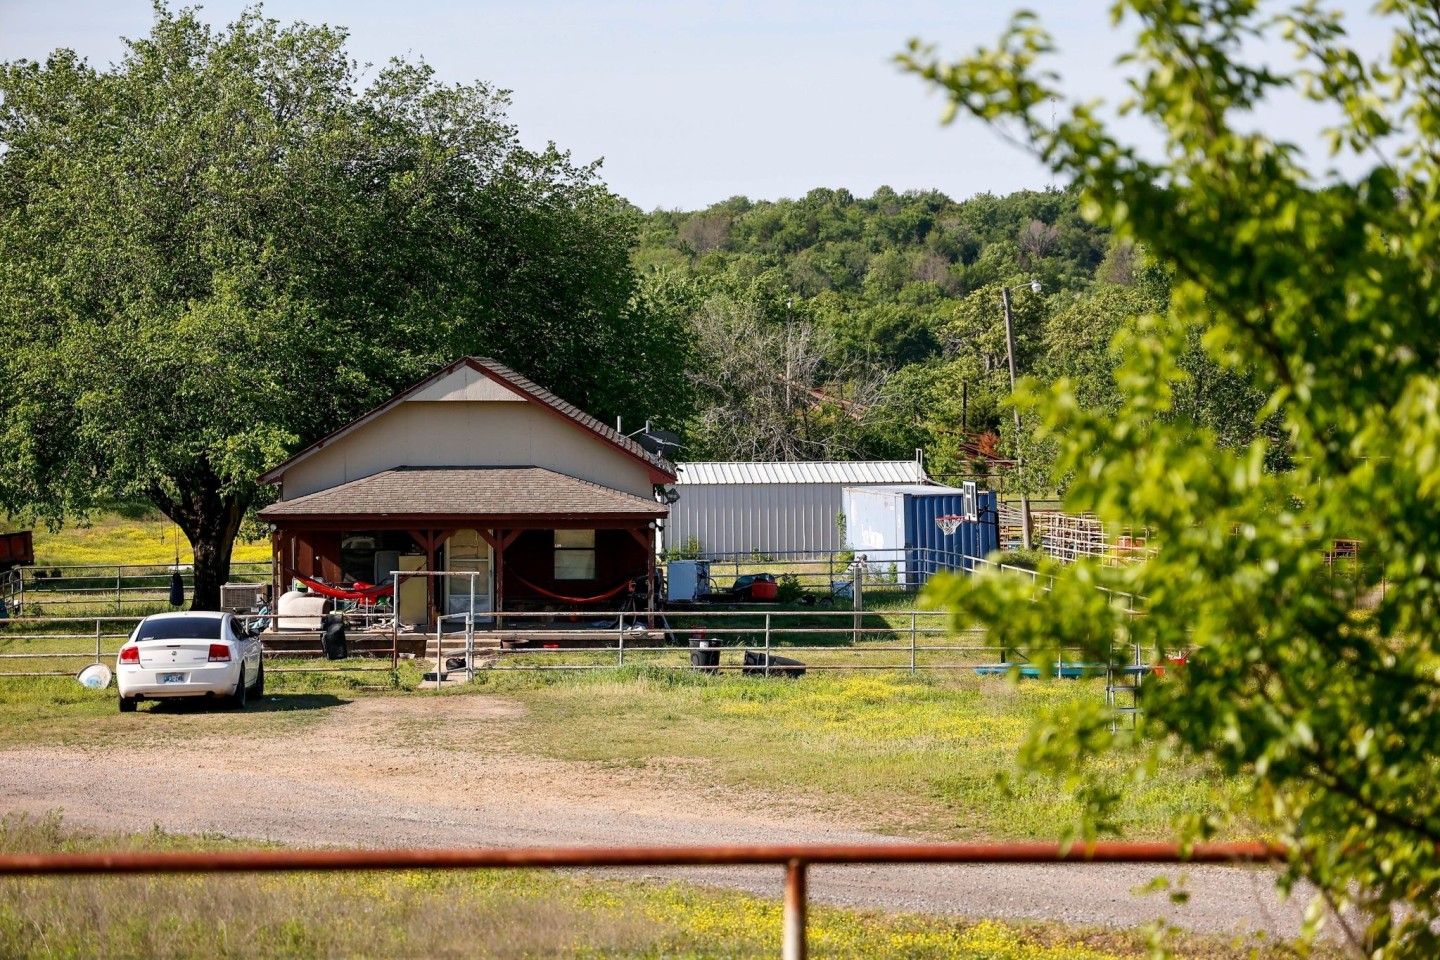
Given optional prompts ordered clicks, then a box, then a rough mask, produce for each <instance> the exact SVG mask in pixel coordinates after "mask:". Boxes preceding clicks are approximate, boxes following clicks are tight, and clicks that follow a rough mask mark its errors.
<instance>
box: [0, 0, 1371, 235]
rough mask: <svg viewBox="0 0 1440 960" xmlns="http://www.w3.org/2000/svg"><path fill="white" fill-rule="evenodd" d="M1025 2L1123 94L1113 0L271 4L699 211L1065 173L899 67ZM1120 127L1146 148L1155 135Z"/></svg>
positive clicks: (625, 184)
mask: <svg viewBox="0 0 1440 960" xmlns="http://www.w3.org/2000/svg"><path fill="white" fill-rule="evenodd" d="M245 5H246V4H245V3H244V2H243V0H211V2H206V3H203V4H201V8H202V17H203V18H204V19H206V20H208V21H210V22H211V23H214V24H223V23H228V22H229V21H231V20H232V19H234V17H235V15H236V14H237V13H238V12H239V11H240V10H241V9H242V8H243V7H244V6H245ZM1021 5H1023V6H1025V7H1027V8H1028V9H1031V10H1034V11H1036V12H1037V13H1039V14H1040V17H1041V20H1042V22H1043V23H1044V24H1045V26H1046V27H1047V28H1048V29H1049V30H1050V31H1051V33H1052V34H1053V35H1054V37H1055V39H1056V41H1057V45H1058V46H1059V48H1060V53H1059V56H1058V57H1057V58H1056V60H1055V62H1054V67H1055V69H1056V70H1057V71H1058V72H1059V73H1060V74H1061V75H1062V76H1063V77H1064V78H1065V86H1064V91H1065V94H1066V96H1067V97H1068V98H1071V99H1075V100H1086V99H1090V98H1094V97H1103V98H1105V99H1106V100H1108V101H1110V102H1115V101H1116V100H1118V99H1120V98H1121V97H1122V96H1123V95H1124V88H1123V80H1122V77H1121V75H1120V74H1119V73H1118V72H1117V70H1116V69H1115V68H1114V66H1113V65H1114V62H1115V59H1116V57H1117V56H1119V55H1120V54H1121V53H1122V52H1124V50H1125V46H1126V42H1127V40H1128V39H1129V37H1128V33H1127V31H1126V30H1125V29H1124V28H1123V27H1122V28H1121V29H1120V30H1119V31H1117V30H1115V29H1113V28H1112V27H1111V26H1110V18H1109V15H1108V10H1109V6H1110V2H1109V0H1025V2H1023V4H1022V0H998V2H997V0H990V2H977V0H949V2H940V0H877V2H868V3H861V2H851V0H829V2H821V0H769V2H764V0H732V2H700V0H697V2H678V0H677V2H670V3H661V2H643V0H588V2H587V0H509V2H499V0H470V2H465V0H408V2H401V0H389V2H380V0H348V2H347V0H270V2H267V3H265V4H264V12H265V14H266V15H267V16H271V17H274V18H276V19H278V20H281V21H284V22H289V21H295V20H304V21H307V22H310V23H328V24H332V25H336V26H343V27H346V28H347V29H348V30H349V31H350V45H349V50H350V53H351V55H352V56H353V57H354V58H355V59H356V60H358V61H359V62H361V63H362V64H363V63H372V64H383V63H385V62H386V61H388V60H389V59H390V58H391V57H394V56H401V57H405V58H407V59H421V58H423V59H424V60H425V61H426V62H428V63H429V64H430V65H431V66H433V67H434V68H435V69H436V71H437V73H438V74H439V76H440V77H441V78H442V79H444V80H446V81H452V82H471V81H475V80H481V81H484V82H486V83H488V84H490V85H492V86H494V87H497V88H501V89H507V90H510V91H512V94H511V96H512V105H511V109H510V111H509V115H510V119H511V120H512V121H513V122H514V123H515V124H516V125H517V126H518V128H519V131H520V137H521V140H522V141H523V142H524V143H525V144H526V145H527V146H530V147H542V146H544V144H545V143H546V142H547V141H553V142H554V143H555V144H556V145H557V146H559V147H560V148H561V149H565V150H569V151H570V152H571V154H572V156H573V158H574V159H575V160H576V161H577V162H589V161H592V160H597V159H599V160H603V165H602V167H601V176H602V178H603V179H604V180H605V182H606V183H607V184H609V186H610V188H611V189H612V190H614V191H615V192H616V193H618V194H619V195H621V196H623V197H625V198H627V199H629V200H630V201H631V202H633V203H635V204H636V205H637V206H639V207H641V208H642V209H645V210H653V209H657V208H663V209H680V210H695V209H700V208H703V207H706V206H709V205H710V204H712V203H717V202H719V201H722V200H725V199H727V198H729V197H733V196H737V195H744V196H747V197H749V198H750V199H752V200H759V199H769V200H774V199H778V198H781V197H798V196H802V195H804V194H805V193H806V192H808V191H809V190H811V189H813V188H815V187H831V188H842V187H843V188H845V189H848V190H850V191H851V192H852V193H854V194H856V195H857V196H869V195H870V194H871V193H873V192H874V191H875V189H876V188H877V187H880V186H882V185H888V186H890V187H892V188H894V189H896V190H900V191H904V190H911V189H914V190H930V189H938V190H941V191H943V192H945V193H947V194H949V195H950V196H951V197H953V198H955V199H963V198H965V197H969V196H972V195H974V194H976V193H983V192H992V193H996V194H1005V193H1010V192H1012V191H1015V190H1021V189H1035V190H1039V189H1045V188H1046V187H1048V186H1052V185H1058V184H1056V183H1055V181H1054V179H1053V178H1052V176H1051V175H1050V173H1049V172H1048V171H1046V170H1044V169H1043V168H1042V167H1041V166H1040V165H1039V164H1038V163H1036V162H1035V161H1034V160H1033V159H1032V158H1030V157H1029V156H1028V155H1027V154H1026V153H1025V152H1023V151H1022V150H1020V149H1019V148H1017V147H1015V146H1013V145H1011V144H1009V143H1007V142H1005V141H1004V140H1002V139H1001V138H1000V137H999V136H997V135H996V134H995V133H994V132H992V131H990V130H988V129H986V128H985V127H984V126H983V125H982V124H980V123H978V122H975V121H969V120H963V119H962V120H960V121H957V122H956V123H955V124H953V125H951V126H949V127H941V126H940V123H939V118H940V113H941V110H942V107H943V100H942V98H941V97H940V96H939V95H938V94H937V93H935V92H933V91H930V90H927V89H926V87H925V86H924V84H922V82H921V81H919V80H918V79H916V78H914V77H911V76H906V75H904V74H902V73H901V72H900V70H899V69H898V68H897V67H896V66H895V65H894V63H893V62H892V61H893V58H894V56H895V54H896V53H898V52H899V51H901V50H902V49H903V48H904V46H905V44H906V42H907V41H908V40H909V39H910V38H912V37H919V38H921V39H923V40H924V41H925V42H927V43H934V44H937V45H938V46H939V48H940V51H941V52H942V54H945V55H948V56H950V57H952V58H955V57H958V56H960V55H963V54H965V53H968V52H970V51H972V50H973V49H975V48H976V47H977V46H979V45H981V44H988V43H990V42H991V41H993V40H994V39H995V38H996V37H998V36H999V34H1000V32H1001V31H1002V30H1003V28H1004V26H1005V24H1006V22H1007V21H1008V19H1009V16H1010V13H1011V11H1012V10H1013V9H1015V8H1016V7H1018V6H1021ZM1338 5H1339V6H1341V7H1347V8H1350V9H1349V10H1348V11H1347V12H1349V13H1351V14H1352V17H1351V22H1352V24H1353V27H1354V29H1355V32H1356V34H1357V37H1356V40H1357V43H1358V45H1359V46H1361V47H1362V49H1363V48H1366V47H1367V46H1368V47H1370V48H1374V47H1375V46H1376V45H1377V44H1378V43H1379V41H1380V37H1381V35H1380V33H1379V31H1378V29H1376V28H1375V24H1374V21H1371V20H1367V19H1366V18H1365V17H1364V15H1363V11H1364V10H1365V9H1366V7H1368V3H1364V4H1362V3H1361V2H1360V0H1341V2H1339V3H1338ZM152 19H153V15H152V9H151V3H150V0H0V60H15V59H20V58H27V59H34V60H43V59H44V57H45V56H46V54H48V53H49V52H50V51H51V50H53V49H55V48H57V47H69V48H72V49H74V50H76V51H77V52H78V53H80V54H81V55H82V56H84V57H86V58H87V59H88V60H89V61H90V62H91V63H92V64H94V65H96V66H105V65H108V64H110V63H112V62H115V61H116V60H118V59H119V58H120V56H121V55H122V53H123V50H124V46H123V43H122V41H121V39H120V38H121V37H123V36H130V37H140V36H143V35H145V34H146V33H147V32H148V31H149V28H150V23H151V21H152ZM371 72H372V73H373V69H372V71H371ZM1058 109H1061V110H1063V109H1064V108H1063V104H1062V105H1061V106H1060V107H1059V108H1058ZM1324 119H1325V117H1324V116H1323V115H1322V114H1321V113H1319V112H1318V111H1317V110H1315V109H1311V108H1308V107H1305V106H1303V105H1299V104H1294V103H1292V104H1287V105H1283V106H1281V107H1277V108H1276V109H1274V110H1271V111H1269V112H1268V113H1267V114H1266V115H1265V116H1262V117H1260V118H1258V119H1257V123H1260V124H1263V125H1264V126H1265V127H1266V129H1267V130H1268V131H1269V132H1271V133H1272V134H1273V135H1275V136H1277V137H1279V138H1281V139H1286V140H1290V141H1293V142H1296V143H1299V144H1300V145H1301V146H1302V147H1304V146H1307V145H1313V144H1314V143H1315V142H1316V137H1317V134H1318V131H1319V129H1320V128H1321V126H1322V123H1323V121H1324ZM1125 129H1126V133H1127V135H1128V136H1131V137H1133V139H1134V140H1135V141H1136V142H1138V143H1140V144H1141V145H1142V146H1143V145H1146V144H1150V145H1153V144H1155V143H1157V142H1158V141H1156V140H1155V137H1154V134H1153V132H1152V131H1149V130H1148V129H1146V128H1144V127H1142V126H1138V125H1131V126H1129V127H1127V128H1125Z"/></svg>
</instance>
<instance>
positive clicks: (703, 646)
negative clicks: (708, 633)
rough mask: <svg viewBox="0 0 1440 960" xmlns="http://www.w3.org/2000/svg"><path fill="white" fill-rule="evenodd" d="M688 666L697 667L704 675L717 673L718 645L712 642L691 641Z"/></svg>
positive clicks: (718, 664)
mask: <svg viewBox="0 0 1440 960" xmlns="http://www.w3.org/2000/svg"><path fill="white" fill-rule="evenodd" d="M690 666H692V667H699V668H700V669H701V670H702V671H704V672H705V673H719V672H720V670H719V667H720V646H719V644H718V643H716V642H715V641H714V640H691V641H690Z"/></svg>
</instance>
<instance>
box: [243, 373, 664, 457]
mask: <svg viewBox="0 0 1440 960" xmlns="http://www.w3.org/2000/svg"><path fill="white" fill-rule="evenodd" d="M462 366H468V367H470V368H471V369H472V370H476V371H478V372H480V373H482V374H484V375H485V376H487V377H489V378H490V379H491V380H492V381H494V382H495V383H498V384H500V385H501V386H503V387H505V388H507V389H508V390H510V391H511V392H512V393H514V394H516V395H517V396H519V397H520V398H521V399H524V400H528V401H530V402H532V403H535V404H537V405H538V406H540V407H542V408H544V409H545V410H547V411H549V412H551V413H553V414H555V415H556V416H559V417H562V418H564V419H566V420H569V421H570V422H572V423H574V424H576V425H577V426H579V427H582V428H584V429H585V430H588V431H589V432H590V433H592V434H594V435H595V436H596V437H598V438H599V439H600V440H602V441H604V442H606V443H608V444H610V445H611V446H613V447H615V448H616V449H618V450H620V451H621V452H622V453H625V454H626V455H628V456H630V457H632V458H634V459H635V460H638V461H640V462H641V463H643V464H644V465H645V466H646V467H648V468H649V469H650V471H651V473H652V477H651V479H652V480H653V481H654V482H655V483H664V482H669V481H673V480H674V479H675V466H674V464H672V463H670V461H668V460H666V459H665V458H664V457H660V456H656V455H655V454H653V453H651V452H650V451H648V450H646V449H645V448H644V447H642V446H640V444H638V443H636V442H635V441H634V440H631V439H630V438H629V437H626V436H624V435H622V434H620V433H618V432H616V431H615V430H614V429H613V428H612V427H608V426H606V425H605V424H603V423H601V422H600V421H599V420H597V419H595V418H594V417H592V416H590V414H588V413H586V412H585V411H583V410H581V409H580V408H579V407H577V406H575V405H574V404H572V403H567V402H566V401H564V400H562V399H560V398H559V397H557V396H555V394H553V393H551V392H550V391H549V390H546V389H545V388H544V387H542V386H540V385H539V384H538V383H535V382H534V381H533V380H531V379H529V378H528V377H524V376H521V375H520V374H518V373H516V372H515V371H514V370H511V369H510V368H509V367H507V366H505V365H504V364H503V363H500V362H498V361H496V360H491V359H490V358H488V357H461V358H460V359H459V360H456V361H454V362H453V363H451V364H449V365H447V366H445V367H443V368H441V369H440V370H437V371H436V372H435V373H433V374H431V375H430V376H428V377H426V378H425V379H424V380H421V381H420V382H419V383H417V384H415V385H414V386H413V387H410V388H409V389H407V390H404V391H402V392H400V393H397V394H396V395H395V396H393V397H391V398H390V399H389V400H386V401H385V402H384V403H382V404H380V406H378V407H376V408H375V409H374V410H371V411H370V412H369V413H367V414H365V415H364V416H361V417H358V418H356V419H354V420H351V421H350V422H349V423H347V424H345V426H343V427H341V428H340V429H338V430H336V431H335V432H334V433H331V434H330V435H328V436H326V437H323V438H321V439H319V440H317V441H315V442H314V443H312V444H310V446H308V447H306V448H305V449H304V450H301V451H300V452H299V453H297V454H295V455H294V456H292V457H291V458H290V459H288V460H286V461H285V462H284V463H282V464H280V465H279V466H276V467H272V468H271V469H269V470H267V471H265V472H264V473H262V474H261V475H260V482H261V483H279V482H280V478H281V477H282V476H284V474H285V471H286V470H289V469H290V468H291V467H293V466H295V465H296V464H297V463H300V462H301V461H303V460H308V459H309V458H310V457H312V456H314V455H315V454H316V453H318V452H319V451H321V450H323V449H324V448H325V447H327V446H329V445H330V444H332V443H334V442H335V441H336V440H339V439H340V438H341V437H344V436H346V435H348V434H350V433H353V432H354V431H355V430H357V429H359V428H360V427H362V426H364V425H365V424H367V423H369V422H370V421H372V420H375V419H377V418H379V417H381V416H383V415H384V414H385V413H387V412H388V411H390V410H392V409H394V408H395V407H397V406H399V405H400V404H402V403H404V402H405V401H406V400H409V399H411V398H412V397H414V396H415V395H416V394H418V393H420V392H422V391H423V390H425V388H426V387H429V386H430V385H431V384H433V383H436V382H438V381H440V380H443V379H444V378H445V377H447V376H449V375H450V374H452V373H454V372H455V371H456V370H459V369H460V368H461V367H462Z"/></svg>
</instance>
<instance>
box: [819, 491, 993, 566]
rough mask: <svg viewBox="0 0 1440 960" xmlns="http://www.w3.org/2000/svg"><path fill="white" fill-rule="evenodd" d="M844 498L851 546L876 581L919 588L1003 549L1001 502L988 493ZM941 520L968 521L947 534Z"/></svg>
mask: <svg viewBox="0 0 1440 960" xmlns="http://www.w3.org/2000/svg"><path fill="white" fill-rule="evenodd" d="M968 486H969V485H967V487H968ZM844 497H845V538H846V546H848V547H849V548H850V549H852V550H854V551H855V553H856V555H857V557H858V556H859V555H862V554H863V555H864V557H865V562H866V564H867V566H868V567H869V571H870V575H871V577H872V578H873V577H876V576H877V575H879V576H880V579H882V580H883V579H887V578H888V579H892V580H893V581H894V582H895V583H897V584H900V585H904V586H907V587H912V588H914V587H920V586H923V585H924V584H925V582H926V581H928V580H929V579H930V577H931V576H933V575H934V574H936V573H938V572H940V571H942V570H970V569H972V568H973V567H974V565H975V560H976V559H980V558H984V557H985V556H987V555H988V554H990V553H991V552H992V551H994V550H996V549H998V548H999V536H998V528H997V512H996V508H997V506H998V498H997V497H996V495H995V494H994V493H992V492H991V491H989V490H978V489H973V488H971V489H961V488H958V487H936V486H925V485H914V486H895V487H869V488H867V487H847V488H846V489H845V494H844ZM941 517H963V518H966V519H965V520H964V522H962V523H960V524H959V525H958V526H957V527H956V528H955V531H954V532H953V533H946V532H945V531H944V530H943V529H942V528H941V525H940V523H939V522H938V521H939V519H940V518H941ZM892 574H893V576H890V575H892Z"/></svg>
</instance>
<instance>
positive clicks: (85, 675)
mask: <svg viewBox="0 0 1440 960" xmlns="http://www.w3.org/2000/svg"><path fill="white" fill-rule="evenodd" d="M75 679H76V680H79V681H80V686H82V687H84V688H86V689H87V690H104V689H105V688H106V687H108V686H110V668H109V667H107V666H105V664H103V663H92V664H90V666H88V667H86V668H85V669H84V670H81V671H80V673H79V674H78V675H76V677H75Z"/></svg>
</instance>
